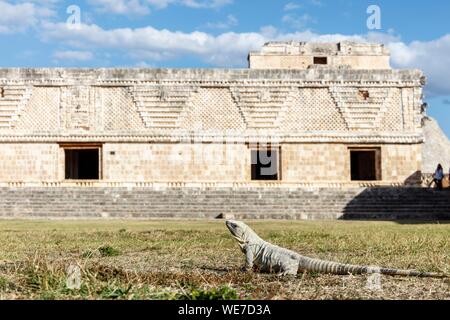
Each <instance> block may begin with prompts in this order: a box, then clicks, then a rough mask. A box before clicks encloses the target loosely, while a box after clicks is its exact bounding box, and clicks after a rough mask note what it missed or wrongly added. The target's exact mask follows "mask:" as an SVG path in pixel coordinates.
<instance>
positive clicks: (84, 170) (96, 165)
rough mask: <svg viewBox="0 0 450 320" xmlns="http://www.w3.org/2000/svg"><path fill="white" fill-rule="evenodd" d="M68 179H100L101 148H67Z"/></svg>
mask: <svg viewBox="0 0 450 320" xmlns="http://www.w3.org/2000/svg"><path fill="white" fill-rule="evenodd" d="M64 151H65V156H66V179H70V180H99V178H100V170H99V169H100V161H99V149H66V150H64Z"/></svg>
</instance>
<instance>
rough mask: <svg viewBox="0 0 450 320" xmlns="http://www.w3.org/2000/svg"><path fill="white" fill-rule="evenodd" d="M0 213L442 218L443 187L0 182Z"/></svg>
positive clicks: (449, 206)
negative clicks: (130, 185) (56, 185)
mask: <svg viewBox="0 0 450 320" xmlns="http://www.w3.org/2000/svg"><path fill="white" fill-rule="evenodd" d="M0 217H3V218H35V217H42V218H217V217H224V218H226V217H234V218H237V219H309V220H324V219H331V220H335V219H343V220H346V219H349V220H368V219H369V220H370V219H379V220H408V219H410V220H450V191H445V190H444V191H441V192H438V191H435V190H430V189H421V188H369V189H361V188H354V189H332V188H322V189H319V188H317V189H314V188H312V189H311V188H308V189H307V188H302V189H297V188H295V189H289V188H257V187H245V188H216V187H215V188H166V189H160V190H156V189H154V188H122V187H120V188H103V187H85V188H83V187H61V188H45V187H21V188H6V187H5V188H0Z"/></svg>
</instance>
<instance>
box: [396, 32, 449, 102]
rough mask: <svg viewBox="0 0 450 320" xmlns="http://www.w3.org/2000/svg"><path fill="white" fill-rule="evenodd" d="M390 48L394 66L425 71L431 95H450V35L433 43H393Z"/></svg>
mask: <svg viewBox="0 0 450 320" xmlns="http://www.w3.org/2000/svg"><path fill="white" fill-rule="evenodd" d="M388 47H389V49H390V50H391V53H392V63H393V65H394V66H397V67H400V68H419V69H421V70H423V71H424V73H425V75H426V76H427V78H428V87H427V88H428V91H429V94H431V95H433V96H434V95H445V94H447V95H448V94H450V72H448V66H450V34H448V35H445V36H443V37H442V38H439V39H437V40H433V41H414V42H411V43H409V44H405V43H403V42H391V43H389V44H388Z"/></svg>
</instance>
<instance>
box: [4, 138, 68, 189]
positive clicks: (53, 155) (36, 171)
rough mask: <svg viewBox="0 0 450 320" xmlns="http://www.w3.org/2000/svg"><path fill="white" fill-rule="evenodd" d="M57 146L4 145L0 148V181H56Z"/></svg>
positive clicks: (33, 144)
mask: <svg viewBox="0 0 450 320" xmlns="http://www.w3.org/2000/svg"><path fill="white" fill-rule="evenodd" d="M58 148H59V146H58V145H57V144H50V143H49V144H35V143H5V144H2V145H1V148H0V181H2V182H9V181H23V182H35V181H55V180H58V157H59V152H58V151H59V150H58Z"/></svg>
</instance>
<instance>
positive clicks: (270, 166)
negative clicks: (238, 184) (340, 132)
mask: <svg viewBox="0 0 450 320" xmlns="http://www.w3.org/2000/svg"><path fill="white" fill-rule="evenodd" d="M278 170H279V167H278V150H274V149H268V150H252V180H278V179H279V172H278Z"/></svg>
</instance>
